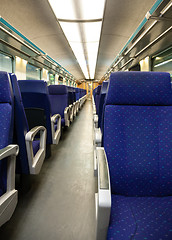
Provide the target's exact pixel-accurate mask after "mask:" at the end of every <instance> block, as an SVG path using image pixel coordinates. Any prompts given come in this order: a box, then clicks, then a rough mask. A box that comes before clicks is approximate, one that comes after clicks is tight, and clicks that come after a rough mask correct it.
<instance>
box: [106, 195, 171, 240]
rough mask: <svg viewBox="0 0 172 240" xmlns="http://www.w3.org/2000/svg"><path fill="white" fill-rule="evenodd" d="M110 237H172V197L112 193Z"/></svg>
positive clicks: (150, 239) (136, 239) (126, 239)
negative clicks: (127, 195)
mask: <svg viewBox="0 0 172 240" xmlns="http://www.w3.org/2000/svg"><path fill="white" fill-rule="evenodd" d="M107 239H108V240H119V239H120V240H130V239H132V240H171V239H172V197H124V196H120V195H112V208H111V217H110V224H109V229H108V234H107Z"/></svg>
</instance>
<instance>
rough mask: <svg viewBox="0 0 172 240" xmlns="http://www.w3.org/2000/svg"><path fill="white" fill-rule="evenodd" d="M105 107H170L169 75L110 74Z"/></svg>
mask: <svg viewBox="0 0 172 240" xmlns="http://www.w3.org/2000/svg"><path fill="white" fill-rule="evenodd" d="M106 105H157V106H158V105H160V106H163V105H166V106H167V105H172V90H171V83H170V74H169V73H165V72H115V73H112V74H111V76H110V81H109V88H108V93H107V98H106Z"/></svg>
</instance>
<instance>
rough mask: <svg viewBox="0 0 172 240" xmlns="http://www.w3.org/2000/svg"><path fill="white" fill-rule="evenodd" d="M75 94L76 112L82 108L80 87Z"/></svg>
mask: <svg viewBox="0 0 172 240" xmlns="http://www.w3.org/2000/svg"><path fill="white" fill-rule="evenodd" d="M75 96H76V103H77V106H76V112H77V113H78V112H79V110H80V97H79V88H75Z"/></svg>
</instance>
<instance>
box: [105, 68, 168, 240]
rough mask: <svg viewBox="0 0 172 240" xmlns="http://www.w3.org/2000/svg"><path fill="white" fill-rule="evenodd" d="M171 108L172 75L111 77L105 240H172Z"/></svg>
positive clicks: (121, 74) (107, 109)
mask: <svg viewBox="0 0 172 240" xmlns="http://www.w3.org/2000/svg"><path fill="white" fill-rule="evenodd" d="M171 105H172V90H171V86H170V75H169V74H168V73H154V72H151V73H150V72H118V73H113V74H112V75H111V77H110V83H109V88H108V93H107V97H106V101H105V112H104V128H103V144H104V148H105V151H106V155H107V160H108V164H109V171H110V181H111V193H112V212H111V220H110V225H109V231H108V237H107V239H115V240H116V239H121V240H129V239H134V240H144V239H148V240H149V239H150V240H160V239H162V240H164V239H168V240H170V239H172V217H171V216H172V214H171V213H172V210H171V209H172V196H171V195H172V106H171Z"/></svg>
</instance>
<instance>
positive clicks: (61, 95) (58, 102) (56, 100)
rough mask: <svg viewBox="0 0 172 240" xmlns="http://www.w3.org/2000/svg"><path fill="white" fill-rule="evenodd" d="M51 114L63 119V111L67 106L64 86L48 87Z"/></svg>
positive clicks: (66, 94)
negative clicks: (58, 115)
mask: <svg viewBox="0 0 172 240" xmlns="http://www.w3.org/2000/svg"><path fill="white" fill-rule="evenodd" d="M48 91H49V98H50V102H51V110H52V114H53V115H54V114H57V113H59V114H60V115H61V117H62V118H64V110H65V108H66V107H67V106H68V91H67V87H66V86H65V85H50V86H48Z"/></svg>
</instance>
